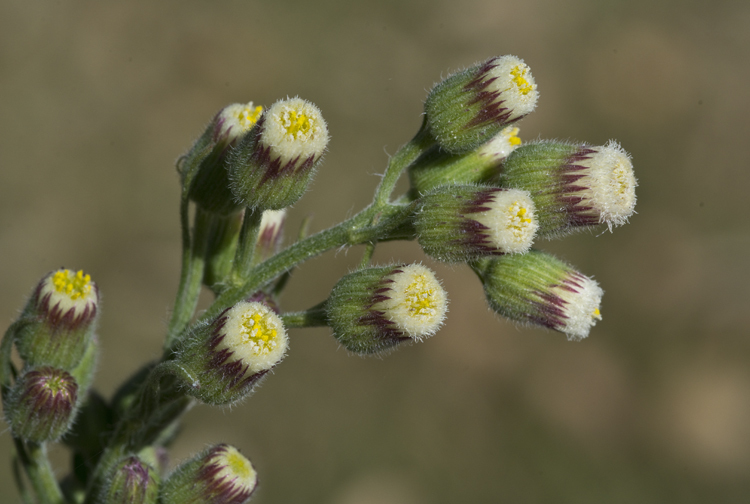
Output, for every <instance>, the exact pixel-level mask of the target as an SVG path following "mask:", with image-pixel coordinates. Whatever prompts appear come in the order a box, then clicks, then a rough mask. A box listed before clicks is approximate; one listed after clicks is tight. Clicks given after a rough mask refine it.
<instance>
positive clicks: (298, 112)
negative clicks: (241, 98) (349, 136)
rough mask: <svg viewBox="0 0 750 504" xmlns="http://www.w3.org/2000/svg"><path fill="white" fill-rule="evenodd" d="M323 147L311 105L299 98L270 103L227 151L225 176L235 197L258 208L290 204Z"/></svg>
mask: <svg viewBox="0 0 750 504" xmlns="http://www.w3.org/2000/svg"><path fill="white" fill-rule="evenodd" d="M327 145H328V126H327V125H326V122H325V121H324V120H323V116H322V115H321V113H320V110H318V108H317V107H316V106H315V105H313V104H312V103H310V102H307V101H305V100H302V99H300V98H288V99H286V100H280V101H278V102H276V103H274V104H273V105H271V107H269V108H268V110H266V112H265V113H264V114H263V116H262V117H261V118H260V120H259V121H258V127H257V128H256V129H254V130H253V131H252V132H251V133H250V134H249V135H247V136H246V137H244V138H243V139H242V141H241V142H239V143H238V144H237V148H236V149H234V151H233V152H232V157H231V159H230V163H229V178H230V180H231V188H232V192H233V193H234V196H235V199H236V201H238V202H240V203H241V204H242V205H244V206H247V207H253V208H256V209H260V210H281V209H282V208H284V207H287V206H290V205H292V204H294V203H295V202H296V201H297V200H299V199H300V198H301V197H302V195H303V194H304V192H305V191H306V190H307V186H308V184H309V183H310V180H311V179H312V176H313V173H314V172H315V169H316V167H317V165H318V164H319V162H320V160H321V157H322V156H323V153H324V152H325V149H326V146H327Z"/></svg>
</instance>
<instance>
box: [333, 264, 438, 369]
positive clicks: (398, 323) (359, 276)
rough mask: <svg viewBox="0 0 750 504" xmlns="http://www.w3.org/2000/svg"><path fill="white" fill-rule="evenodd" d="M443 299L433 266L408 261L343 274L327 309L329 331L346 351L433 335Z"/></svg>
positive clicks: (381, 347)
mask: <svg viewBox="0 0 750 504" xmlns="http://www.w3.org/2000/svg"><path fill="white" fill-rule="evenodd" d="M447 304H448V300H447V296H446V294H445V290H443V287H442V286H441V285H440V282H438V280H437V279H436V278H435V275H434V274H433V273H432V271H430V270H429V269H428V268H426V267H424V266H422V265H421V264H410V265H402V266H386V267H377V268H367V269H363V270H360V271H356V272H354V273H350V274H349V275H346V276H344V277H343V278H341V280H339V281H338V283H337V284H336V286H335V287H334V288H333V291H332V292H331V297H330V299H329V300H328V303H327V308H326V309H327V314H328V320H329V324H330V326H331V329H332V330H333V336H334V337H335V338H336V339H337V340H338V342H339V343H341V345H342V346H343V347H344V348H346V349H347V350H349V351H350V352H354V353H357V354H361V355H364V354H372V353H379V352H382V351H384V350H388V349H389V348H391V347H394V346H396V345H398V344H399V343H402V342H405V341H421V340H422V339H424V338H426V337H428V336H432V335H433V334H435V332H436V331H437V330H438V329H439V328H440V326H441V325H442V323H443V319H444V318H445V312H446V311H447Z"/></svg>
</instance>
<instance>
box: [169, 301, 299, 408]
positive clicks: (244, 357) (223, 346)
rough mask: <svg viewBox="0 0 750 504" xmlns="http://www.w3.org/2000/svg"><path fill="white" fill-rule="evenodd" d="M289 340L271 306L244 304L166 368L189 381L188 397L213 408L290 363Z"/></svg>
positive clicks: (198, 333) (197, 335) (192, 339)
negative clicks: (287, 360) (287, 357)
mask: <svg viewBox="0 0 750 504" xmlns="http://www.w3.org/2000/svg"><path fill="white" fill-rule="evenodd" d="M288 346H289V340H288V337H287V334H286V329H285V328H284V325H283V323H282V322H281V319H280V318H279V316H278V315H276V313H274V311H273V310H272V309H271V308H269V307H268V306H266V305H264V304H262V303H258V302H246V301H241V302H239V303H237V304H236V305H234V306H233V307H231V308H227V309H226V310H224V311H223V312H222V313H221V314H220V315H219V316H218V317H217V318H216V319H215V320H213V321H212V322H210V323H208V324H205V325H202V326H200V327H198V328H197V329H195V330H194V333H193V334H192V335H191V336H189V337H188V338H186V340H185V342H184V343H182V346H181V347H180V349H179V350H178V352H177V356H176V358H175V360H174V361H171V362H167V363H165V364H166V365H168V366H170V369H172V370H173V371H174V372H176V373H177V374H178V376H179V377H180V378H181V379H182V380H183V381H184V382H186V383H185V385H186V386H185V389H186V393H187V394H188V395H191V396H193V397H195V398H197V399H199V400H201V401H203V402H204V403H207V404H215V405H221V404H230V403H232V402H234V401H236V400H238V399H241V398H243V397H245V396H247V395H248V394H249V393H250V392H251V390H252V388H253V386H254V385H255V384H256V383H257V382H258V380H260V378H262V377H263V376H264V375H265V374H266V373H267V372H268V371H269V370H270V369H271V368H273V367H274V366H275V365H276V364H278V363H279V362H280V361H281V359H283V358H284V355H285V354H286V350H287V348H288Z"/></svg>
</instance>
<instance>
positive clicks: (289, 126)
mask: <svg viewBox="0 0 750 504" xmlns="http://www.w3.org/2000/svg"><path fill="white" fill-rule="evenodd" d="M280 119H281V124H282V125H283V126H284V128H286V134H287V135H288V136H289V137H291V139H293V140H305V139H307V137H308V136H309V135H310V133H311V131H313V126H312V124H311V122H310V118H309V117H307V116H306V115H305V114H304V113H302V112H300V113H298V112H297V111H296V110H287V111H285V112H284V113H283V114H282V115H281V117H280Z"/></svg>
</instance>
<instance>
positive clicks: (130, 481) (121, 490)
mask: <svg viewBox="0 0 750 504" xmlns="http://www.w3.org/2000/svg"><path fill="white" fill-rule="evenodd" d="M158 496H159V475H158V474H157V472H156V470H155V469H154V468H153V467H151V466H149V465H148V464H146V463H145V462H143V461H142V460H140V459H139V458H138V457H127V458H125V459H123V460H121V461H120V463H119V464H117V467H116V468H115V470H114V471H113V473H112V476H111V477H110V479H109V481H108V482H107V485H106V486H105V488H104V491H103V492H102V496H101V499H100V502H103V503H106V504H156V501H157V498H158Z"/></svg>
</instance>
